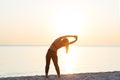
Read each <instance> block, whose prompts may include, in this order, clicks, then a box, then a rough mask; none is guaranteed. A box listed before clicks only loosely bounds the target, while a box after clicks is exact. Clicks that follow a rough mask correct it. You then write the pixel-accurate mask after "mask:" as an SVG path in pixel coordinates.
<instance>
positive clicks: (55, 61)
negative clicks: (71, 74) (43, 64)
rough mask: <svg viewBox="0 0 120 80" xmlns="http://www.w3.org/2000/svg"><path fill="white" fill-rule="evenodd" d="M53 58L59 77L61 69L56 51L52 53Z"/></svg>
mask: <svg viewBox="0 0 120 80" xmlns="http://www.w3.org/2000/svg"><path fill="white" fill-rule="evenodd" d="M52 60H53V63H54V66H55V69H56V72H57V75H58V77H60V69H59V66H58V57H57V54H56V53H54V54H53V55H52Z"/></svg>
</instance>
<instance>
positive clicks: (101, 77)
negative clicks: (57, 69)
mask: <svg viewBox="0 0 120 80" xmlns="http://www.w3.org/2000/svg"><path fill="white" fill-rule="evenodd" d="M0 80H120V71H113V72H96V73H76V74H63V75H61V78H57V75H49V77H48V78H45V76H44V75H34V76H19V77H6V78H0Z"/></svg>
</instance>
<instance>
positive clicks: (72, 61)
mask: <svg viewBox="0 0 120 80" xmlns="http://www.w3.org/2000/svg"><path fill="white" fill-rule="evenodd" d="M64 52H65V51H64ZM76 54H77V48H76V46H70V48H69V52H68V53H67V54H65V55H64V57H62V59H64V65H63V67H64V69H65V70H64V73H65V74H69V73H70V74H71V73H73V72H74V69H75V67H76Z"/></svg>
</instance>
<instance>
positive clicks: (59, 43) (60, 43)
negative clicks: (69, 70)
mask: <svg viewBox="0 0 120 80" xmlns="http://www.w3.org/2000/svg"><path fill="white" fill-rule="evenodd" d="M69 37H73V38H74V39H75V40H73V41H71V42H69V40H68V38H69ZM76 41H77V36H72V35H66V36H62V37H59V38H57V39H56V40H55V41H54V42H53V43H52V45H51V46H50V48H49V49H48V52H47V54H46V66H45V74H46V78H47V77H48V71H49V65H50V60H51V59H52V60H53V63H54V66H55V69H56V72H57V75H58V77H60V70H59V66H58V57H57V50H58V49H59V48H61V47H66V53H68V48H69V45H70V44H72V43H74V42H76Z"/></svg>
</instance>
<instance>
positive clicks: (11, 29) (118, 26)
mask: <svg viewBox="0 0 120 80" xmlns="http://www.w3.org/2000/svg"><path fill="white" fill-rule="evenodd" d="M66 34H75V35H78V37H79V40H78V41H77V43H76V44H78V45H120V0H0V44H1V45H4V44H5V45H14V44H20V45H28V44H29V45H50V44H51V42H52V41H53V40H54V39H55V38H57V37H59V36H61V35H66Z"/></svg>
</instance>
